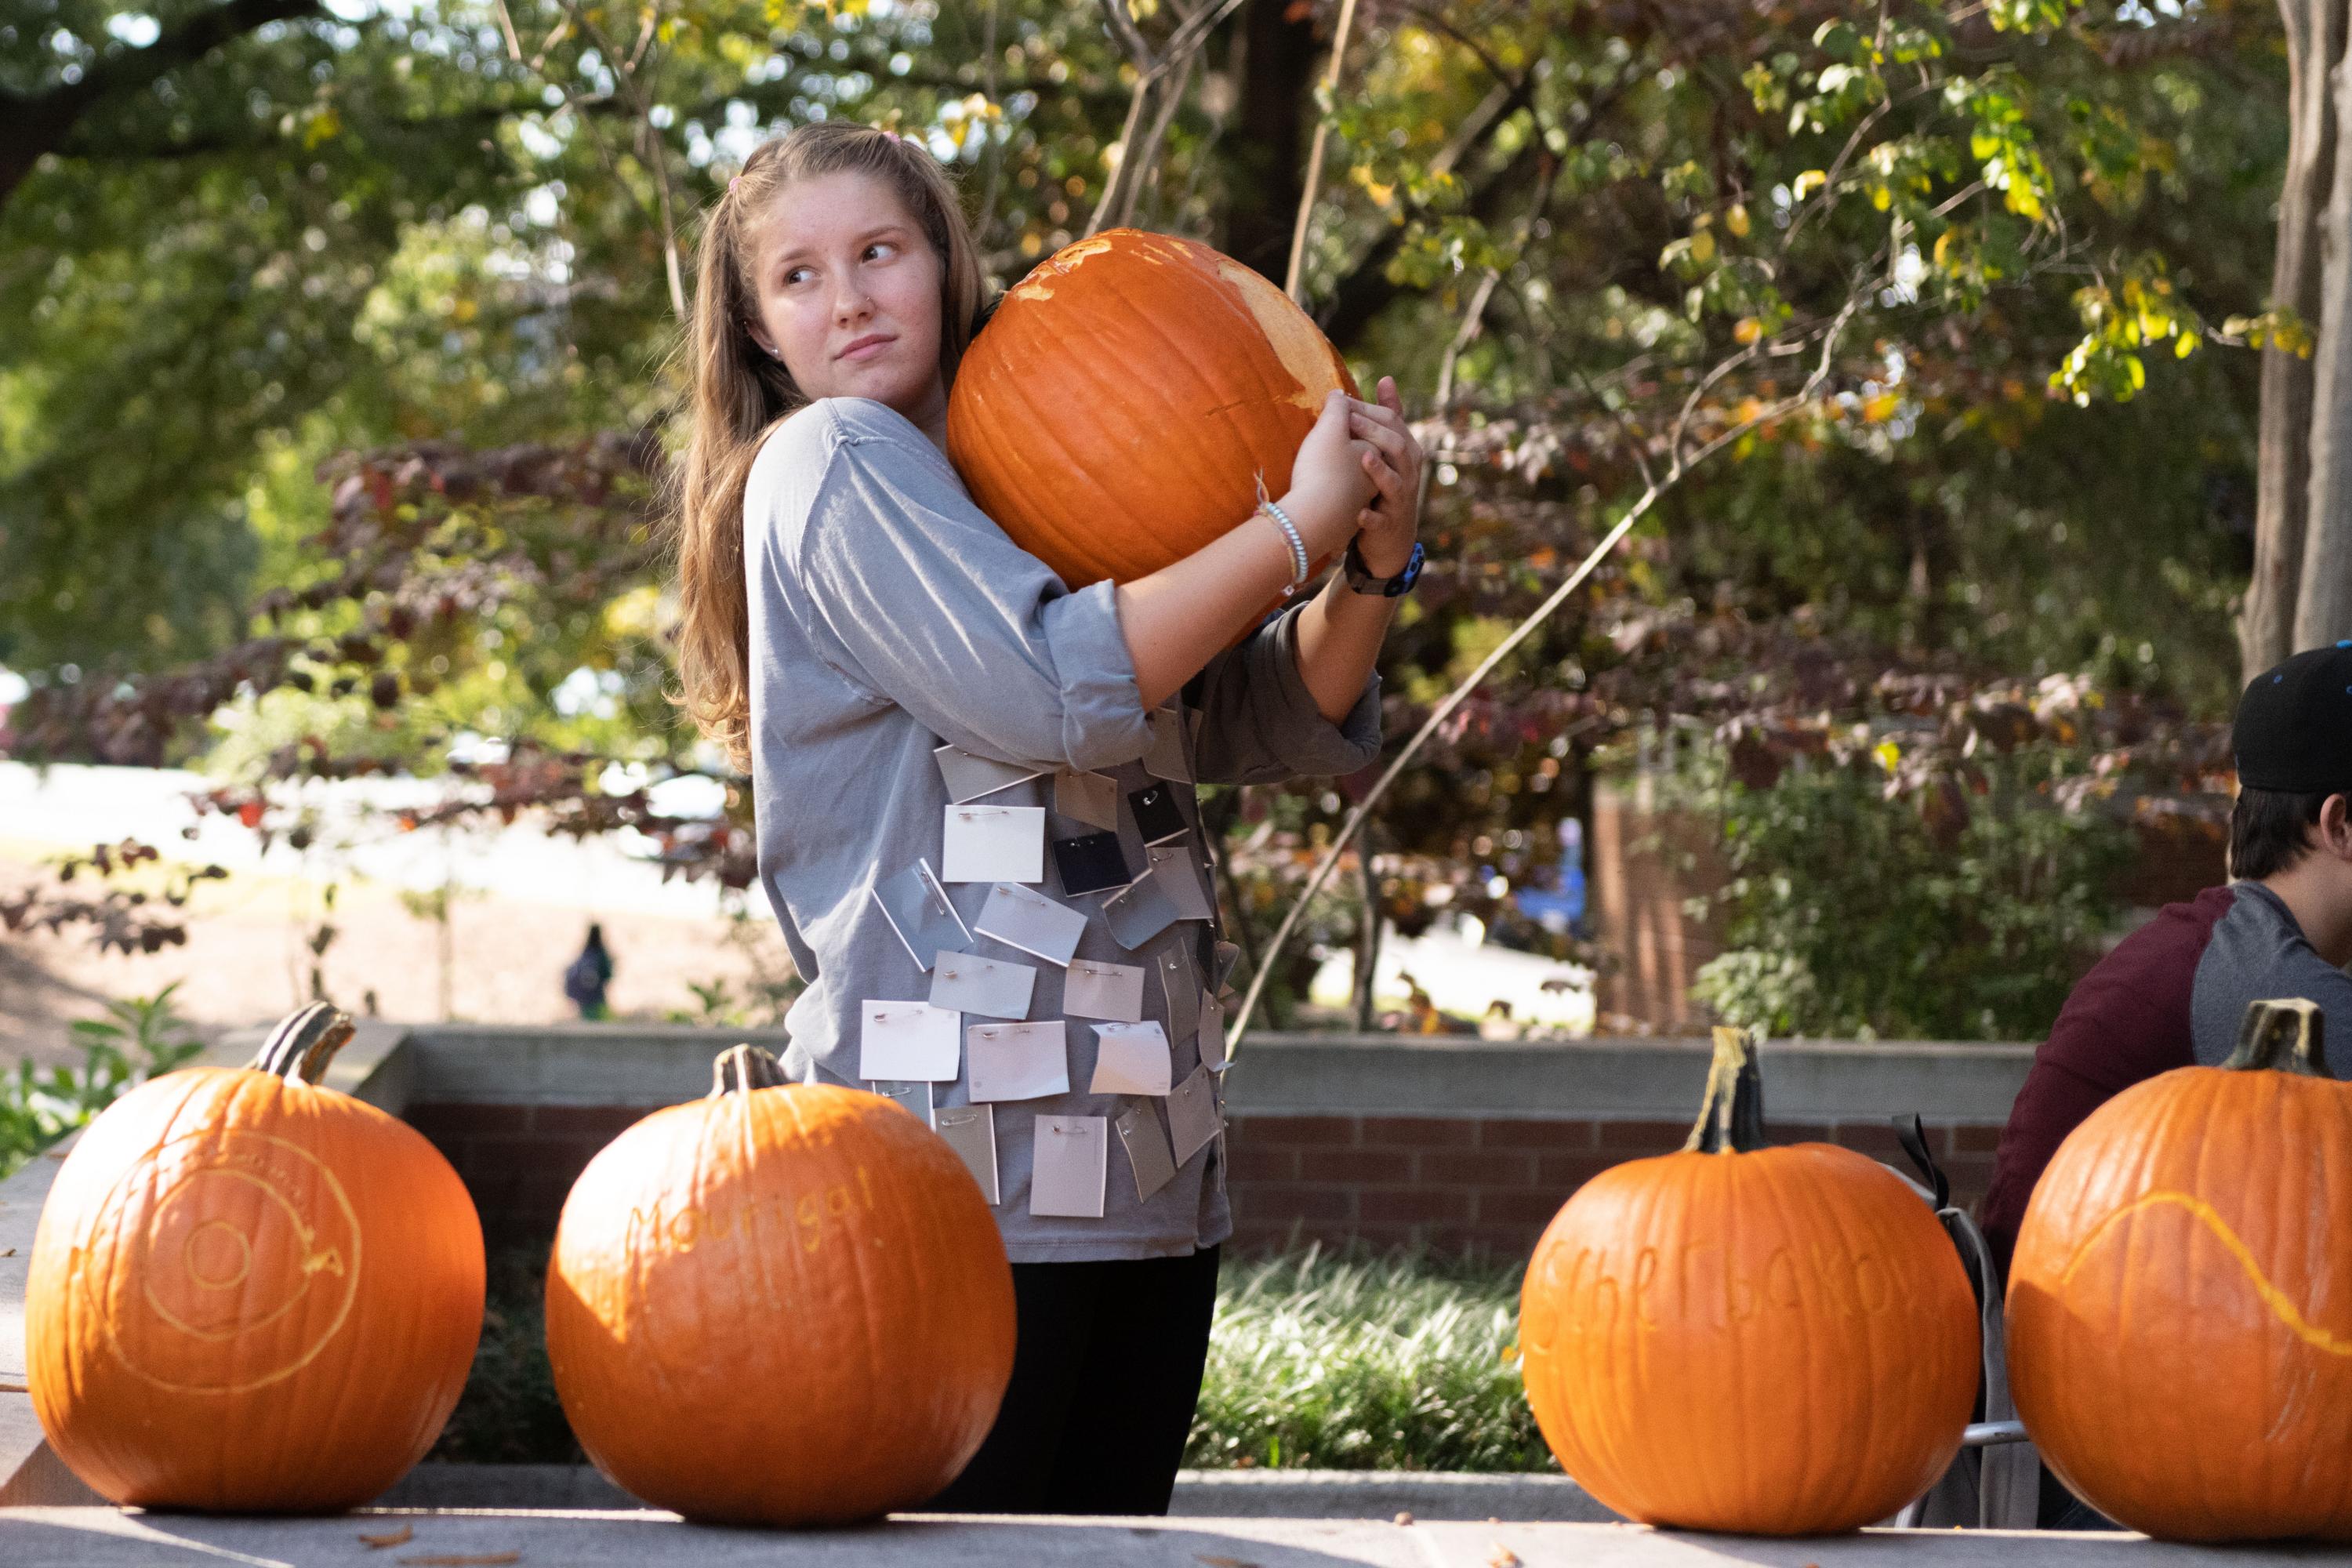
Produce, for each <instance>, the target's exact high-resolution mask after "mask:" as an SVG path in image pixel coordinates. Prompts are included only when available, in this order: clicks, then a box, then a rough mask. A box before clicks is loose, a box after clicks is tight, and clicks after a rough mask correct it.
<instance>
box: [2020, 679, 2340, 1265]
mask: <svg viewBox="0 0 2352 1568" xmlns="http://www.w3.org/2000/svg"><path fill="white" fill-rule="evenodd" d="M2231 748H2232V750H2233V751H2234V752H2236V754H2237V764H2238V799H2237V803H2236V805H2234V807H2232V809H2231V813H2230V862H2229V872H2230V876H2231V881H2229V882H2228V883H2226V884H2225V885H2223V886H2221V887H2218V888H2208V889H2205V890H2204V891H2203V892H2201V893H2200V894H2198V895H2197V897H2196V898H2194V899H2192V900H2189V902H2187V903H2185V904H2167V905H2166V906H2165V907H2164V909H2163V910H2162V911H2160V912H2159V913H2158V915H2157V917H2156V919H2154V920H2153V921H2149V922H2148V923H2147V925H2145V926H2142V927H2141V928H2140V929H2139V930H2138V931H2134V932H2133V933H2132V934H2131V935H2130V936H2127V937H2126V938H2125V939H2124V940H2123V942H2120V943H2119V944H2117V946H2116V950H2115V951H2114V952H2110V953H2108V954H2107V956H2106V957H2105V958H2103V959H2101V960H2100V961H2099V963H2098V964H2097V966H2096V967H2095V968H2094V969H2093V970H2092V971H2091V972H2090V973H2088V974H2086V975H2084V977H2083V979H2082V982H2081V983H2080V984H2077V985H2076V986H2075V987H2074V992H2073V994H2070V995H2069V996H2068V997H2067V998H2066V1005H2065V1006H2064V1007H2063V1008H2061V1009H2060V1010H2059V1014H2058V1021H2057V1023H2056V1024H2055V1025H2053V1026H2052V1027H2051V1030H2050V1037H2049V1038H2048V1039H2047V1040H2045V1041H2043V1042H2042V1048H2041V1049H2040V1050H2038V1051H2036V1052H2035V1053H2034V1057H2033V1068H2032V1071H2031V1072H2030V1073H2028V1074H2027V1075H2026V1079H2025V1087H2024V1088H2023V1089H2020V1090H2019V1091H2018V1096H2017V1101H2016V1103H2015V1104H2014V1105H2013V1106H2011V1108H2010V1113H2009V1123H2008V1125H2007V1126H2006V1127H2004V1128H2003V1129H2002V1130H2001V1134H2000V1152H1998V1153H1997V1154H1996V1155H1995V1156H1994V1159H1993V1174H1992V1186H1991V1188H1990V1191H1988V1192H1987V1193H1986V1194H1985V1199H1984V1203H1983V1205H1982V1206H1981V1208H1980V1209H1979V1216H1980V1218H1981V1219H1982V1221H1983V1226H1984V1233H1985V1238H1986V1240H1988V1241H1989V1242H1990V1243H1991V1245H1992V1251H1993V1257H1994V1258H1995V1259H1996V1260H1997V1261H1998V1262H1999V1264H2000V1269H2001V1272H2002V1275H2003V1276H2004V1278H2005V1277H2006V1276H2007V1274H2008V1271H2009V1259H2010V1254H2011V1250H2012V1248H2014V1247H2015V1246H2016V1243H2017V1227H2018V1223H2019V1222H2020V1221H2021V1220H2022V1219H2023V1218H2024V1217H2025V1205H2026V1200H2027V1199H2028V1198H2029V1197H2031V1196H2032V1193H2033V1184H2034V1183H2035V1182H2036V1181H2038V1180H2039V1179H2040V1178H2041V1175H2042V1169H2043V1167H2045V1166H2047V1165H2048V1164H2049V1163H2050V1157H2051V1156H2052V1155H2053V1154H2054V1153H2056V1152H2057V1151H2058V1145H2059V1144H2060V1143H2061V1142H2064V1140H2065V1137H2066V1134H2067V1133H2069V1132H2071V1131H2074V1129H2075V1128H2076V1127H2077V1126H2078V1125H2080V1124H2081V1122H2082V1121H2083V1119H2084V1117H2087V1116H2088V1115H2090V1114H2091V1112H2092V1111H2094V1110H2097V1109H2098V1107H2099V1105H2100V1104H2101V1103H2102V1102H2103V1101H2105V1100H2106V1099H2107V1098H2108V1097H2109V1096H2111V1095H2114V1094H2116V1093H2117V1092H2119V1091H2121V1090H2123V1089H2127V1088H2129V1087H2130V1086H2131V1085H2133V1084H2135V1083H2137V1082H2139V1081H2140V1080H2141V1079H2148V1078H2154V1077H2155V1076H2156V1075H2157V1074H2158V1073H2160V1072H2167V1071H2169V1070H2170V1069H2172V1068H2183V1067H2189V1066H2192V1065H2194V1066H2200V1067H2215V1066H2219V1065H2220V1064H2221V1062H2222V1061H2223V1060H2224V1059H2225V1058H2228V1056H2229V1055H2230V1052H2231V1049H2232V1048H2234V1047H2236V1045H2237V1042H2238V1026H2239V1023H2240V1021H2241V1020H2242V1018H2243V1017H2244V1016H2245V1012H2246V1005H2247V1004H2248V1003H2251V1002H2258V1001H2262V1000H2264V999H2266V998H2269V997H2273V996H2305V997H2308V998H2310V999H2311V1000H2312V1001H2314V1002H2315V1003H2317V1004H2318V1005H2319V1008H2320V1012H2321V1014H2322V1016H2324V1018H2325V1019H2326V1026H2327V1028H2328V1031H2329V1034H2330V1035H2331V1036H2332V1037H2333V1039H2332V1040H2331V1042H2330V1043H2335V1042H2337V1041H2340V1042H2342V1043H2343V1044H2344V1045H2346V1046H2352V977H2347V975H2346V974H2345V973H2344V971H2343V968H2342V965H2344V964H2345V963H2347V962H2352V642H2342V643H2338V644H2336V646H2335V647H2330V648H2319V649H2315V650H2314V651H2312V652H2309V653H2299V654H2297V655H2295V656H2294V658H2290V659H2288V660H2287V661H2286V662H2285V663H2284V664H2282V665H2280V666H2278V667H2277V668H2275V669H2270V670H2265V671H2264V672H2263V673H2262V674H2261V675H2259V676H2256V677H2255V678H2254V680H2253V683H2252V685H2251V686H2249V687H2247V688H2246V692H2245V695H2244V696H2243V697H2242V699H2240V700H2239V704H2238V717H2237V722H2236V724H2235V726H2234V728H2233V729H2232V731H2231Z"/></svg>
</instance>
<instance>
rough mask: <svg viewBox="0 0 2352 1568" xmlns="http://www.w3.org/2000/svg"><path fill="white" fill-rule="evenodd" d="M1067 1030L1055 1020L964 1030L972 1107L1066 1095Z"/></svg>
mask: <svg viewBox="0 0 2352 1568" xmlns="http://www.w3.org/2000/svg"><path fill="white" fill-rule="evenodd" d="M1067 1028H1068V1026H1066V1024H1064V1023H1063V1022H1062V1020H1061V1019H1059V1018H1039V1019H1035V1020H1033V1021H1031V1022H1029V1023H1026V1024H971V1025H968V1026H965V1028H964V1032H963V1048H964V1059H965V1061H966V1063H967V1064H968V1065H969V1067H970V1069H971V1098H972V1100H973V1101H974V1103H979V1102H981V1101H984V1100H1035V1099H1037V1098H1038V1097H1040V1096H1041V1095H1047V1094H1067V1093H1069V1092H1070V1046H1069V1037H1068V1034H1067Z"/></svg>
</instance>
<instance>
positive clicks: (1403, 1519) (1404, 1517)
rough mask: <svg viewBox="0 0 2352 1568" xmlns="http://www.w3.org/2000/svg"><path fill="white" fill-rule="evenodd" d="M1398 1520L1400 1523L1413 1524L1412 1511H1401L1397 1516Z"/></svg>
mask: <svg viewBox="0 0 2352 1568" xmlns="http://www.w3.org/2000/svg"><path fill="white" fill-rule="evenodd" d="M1396 1521H1397V1522H1398V1523H1399V1524H1411V1523H1412V1513H1410V1512H1402V1513H1399V1514H1398V1515H1397V1516H1396Z"/></svg>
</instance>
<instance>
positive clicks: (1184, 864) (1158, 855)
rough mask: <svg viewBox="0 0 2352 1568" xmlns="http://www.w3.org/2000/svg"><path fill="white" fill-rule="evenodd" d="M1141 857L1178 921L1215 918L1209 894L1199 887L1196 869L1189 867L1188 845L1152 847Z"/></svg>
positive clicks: (1189, 849) (1159, 845) (1190, 853)
mask: <svg viewBox="0 0 2352 1568" xmlns="http://www.w3.org/2000/svg"><path fill="white" fill-rule="evenodd" d="M1144 854H1145V856H1146V857H1147V858H1149V859H1150V862H1151V869H1152V870H1153V871H1155V872H1157V873H1158V874H1159V877H1160V891H1162V892H1164V893H1166V894H1167V895H1168V899H1169V901H1170V902H1171V903H1173V904H1174V905H1175V906H1176V918H1177V919H1178V920H1183V921H1213V920H1215V919H1216V918H1217V911H1216V909H1215V907H1214V906H1213V905H1212V904H1211V903H1210V902H1209V890H1208V889H1206V888H1204V887H1202V885H1201V873H1200V869H1199V868H1197V867H1196V866H1195V865H1194V864H1193V861H1192V847H1191V846H1190V845H1187V844H1154V845H1153V846H1151V847H1150V848H1149V849H1146V850H1145V851H1144Z"/></svg>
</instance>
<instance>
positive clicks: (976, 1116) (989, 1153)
mask: <svg viewBox="0 0 2352 1568" xmlns="http://www.w3.org/2000/svg"><path fill="white" fill-rule="evenodd" d="M931 1131H934V1132H937V1133H938V1134H939V1135H940V1137H942V1138H944V1139H946V1140H947V1141H948V1147H949V1148H950V1149H952V1150H954V1151H955V1152H956V1155H957V1157H958V1158H960V1159H961V1160H962V1161H963V1166H964V1169H965V1170H967V1171H970V1172H971V1179H972V1180H973V1181H975V1182H978V1183H979V1184H980V1192H981V1195H982V1197H984V1198H986V1199H987V1200H988V1201H989V1202H990V1203H992V1204H995V1203H1001V1202H1003V1199H1002V1198H1000V1197H999V1196H998V1195H997V1191H996V1112H995V1111H994V1110H992V1109H991V1108H989V1107H988V1106H985V1105H948V1106H942V1107H940V1109H939V1110H935V1111H933V1112H932V1113H931Z"/></svg>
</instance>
